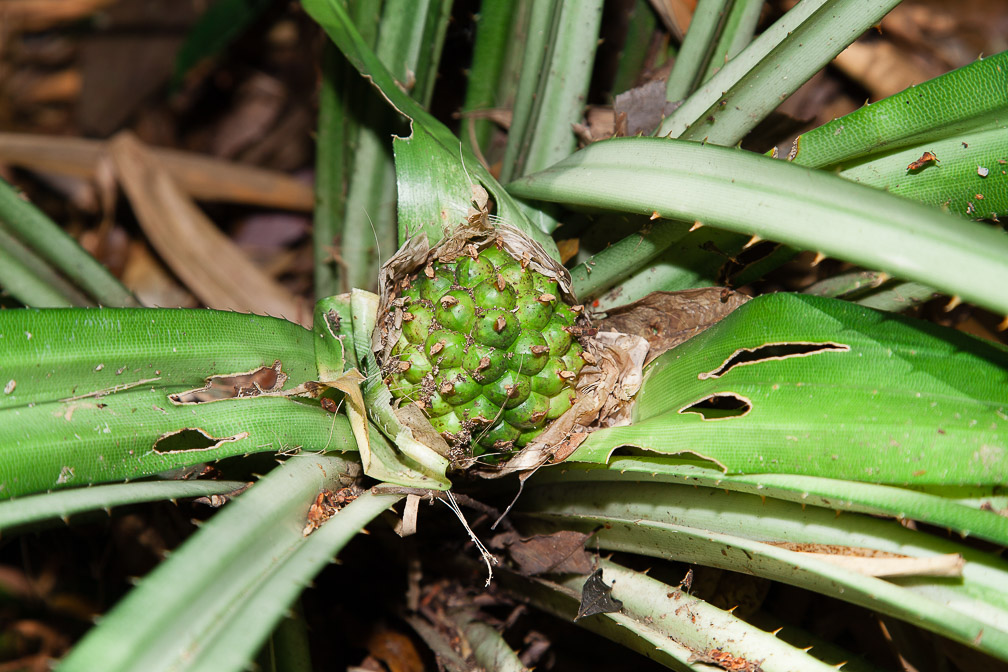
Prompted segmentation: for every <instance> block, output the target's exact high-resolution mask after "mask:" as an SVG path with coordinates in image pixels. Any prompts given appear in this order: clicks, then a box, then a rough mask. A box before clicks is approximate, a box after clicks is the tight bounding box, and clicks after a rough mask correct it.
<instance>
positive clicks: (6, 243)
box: [0, 222, 93, 308]
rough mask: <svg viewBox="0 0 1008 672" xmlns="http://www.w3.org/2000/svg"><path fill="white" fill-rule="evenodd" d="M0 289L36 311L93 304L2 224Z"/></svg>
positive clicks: (0, 228)
mask: <svg viewBox="0 0 1008 672" xmlns="http://www.w3.org/2000/svg"><path fill="white" fill-rule="evenodd" d="M0 288H2V289H3V291H4V292H5V293H7V294H9V295H10V296H13V297H14V298H15V299H17V300H18V301H20V302H21V303H23V304H25V305H26V306H32V307H35V308H69V307H70V306H90V305H93V303H92V302H91V301H90V300H89V299H88V298H87V297H86V296H85V295H84V294H82V293H81V292H80V290H78V289H77V288H76V287H74V286H73V285H72V284H70V283H69V282H67V281H66V280H65V279H64V278H63V277H62V276H60V274H59V273H57V272H56V271H55V270H54V269H53V268H52V267H51V266H50V265H49V264H47V263H46V262H45V260H43V259H42V258H41V257H39V256H38V255H37V254H35V253H34V252H32V251H31V250H30V249H29V248H28V247H26V246H25V245H24V243H22V242H21V241H20V240H18V239H17V238H15V237H14V236H12V235H11V234H10V233H8V232H7V230H6V229H5V228H4V225H3V222H0Z"/></svg>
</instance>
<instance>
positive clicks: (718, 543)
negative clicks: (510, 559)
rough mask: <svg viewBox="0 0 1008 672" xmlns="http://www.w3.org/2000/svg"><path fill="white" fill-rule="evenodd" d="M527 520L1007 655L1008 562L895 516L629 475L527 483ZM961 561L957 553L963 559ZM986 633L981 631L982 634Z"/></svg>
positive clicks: (524, 514)
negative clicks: (857, 561) (916, 565)
mask: <svg viewBox="0 0 1008 672" xmlns="http://www.w3.org/2000/svg"><path fill="white" fill-rule="evenodd" d="M529 485H531V483H530V484H527V485H526V489H525V491H524V493H523V496H522V499H521V500H520V502H519V505H518V506H519V507H520V511H519V512H517V513H519V515H521V516H522V518H523V519H530V520H541V521H543V522H544V523H546V524H547V525H538V526H536V527H537V528H539V529H546V530H549V529H552V528H553V527H554V526H555V525H556V524H561V525H563V527H565V528H567V529H570V528H573V529H580V530H582V531H594V532H595V535H594V537H593V539H592V542H591V543H592V544H593V545H594V544H596V543H597V544H598V545H599V546H600V547H602V548H607V549H610V550H618V551H625V552H633V553H641V554H644V555H650V556H654V557H661V558H667V559H671V560H676V561H680V562H688V563H700V564H704V565H708V566H713V567H719V568H722V569H728V570H731V571H737V572H744V573H748V574H755V575H756V576H762V577H765V578H769V579H773V580H775V581H782V582H784V583H788V584H791V585H796V586H800V587H803V588H806V589H809V590H814V591H816V592H820V593H823V594H825V595H829V596H831V597H835V598H837V599H841V600H844V601H847V602H851V603H854V604H859V605H861V606H864V607H866V608H869V609H871V610H873V611H876V612H880V613H883V614H888V615H892V616H895V617H897V618H900V619H902V620H906V621H907V622H909V623H912V624H914V625H917V626H919V627H922V628H925V629H927V630H930V631H932V632H936V633H939V634H941V635H943V636H945V637H949V638H950V639H953V640H955V641H957V642H959V643H962V644H965V645H967V646H970V647H973V648H977V649H979V650H981V651H984V652H986V653H988V654H990V655H993V656H996V657H998V658H1000V659H1008V630H1006V629H1005V627H1004V624H1005V623H1006V622H1008V620H1006V617H1008V597H1006V595H1008V563H1006V562H1005V561H1004V560H1002V559H1000V558H998V557H997V556H996V555H995V554H993V553H987V552H984V551H978V550H975V549H972V548H970V547H968V546H965V545H962V544H956V543H954V542H951V541H947V540H945V539H942V538H939V537H934V536H931V535H929V534H926V533H923V532H918V531H916V530H909V529H906V528H904V527H902V526H901V525H900V524H899V523H898V522H896V521H882V520H877V519H874V518H872V517H869V516H864V515H860V514H848V515H844V516H840V517H837V516H835V515H834V513H833V512H831V511H828V510H825V509H819V508H815V507H803V506H802V505H800V504H794V503H785V502H780V501H776V500H773V499H767V500H766V501H762V500H761V499H760V498H759V497H757V496H754V495H741V494H738V493H725V492H722V491H720V490H718V489H706V488H695V487H692V486H675V485H670V484H660V483H659V484H645V483H640V482H637V479H636V478H635V477H632V476H631V477H629V478H626V479H624V480H623V482H621V483H606V484H601V483H590V484H589V483H570V484H556V483H551V484H549V485H548V486H545V487H543V486H540V487H532V488H530V487H529ZM782 544H799V545H801V544H822V545H827V546H833V547H836V546H845V547H855V548H868V549H874V550H878V551H884V552H888V553H894V554H897V555H904V556H910V557H913V558H929V557H935V556H940V555H948V554H958V555H960V556H961V557H962V560H963V562H962V564H961V578H957V580H954V581H951V580H948V579H947V578H945V577H941V576H939V577H929V576H912V577H904V578H899V577H890V578H889V579H888V580H884V579H881V578H877V577H874V576H866V575H864V574H861V573H858V572H857V571H855V570H853V569H850V568H848V567H844V566H841V565H835V564H833V563H829V562H826V561H825V559H822V558H819V557H816V556H814V555H810V554H808V553H802V552H796V551H795V550H790V548H789V547H788V546H784V545H782ZM953 559H954V558H953ZM981 633H982V635H981Z"/></svg>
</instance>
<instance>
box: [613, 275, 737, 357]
mask: <svg viewBox="0 0 1008 672" xmlns="http://www.w3.org/2000/svg"><path fill="white" fill-rule="evenodd" d="M748 300H749V297H748V296H746V295H744V294H739V293H738V292H733V291H731V290H730V289H727V288H723V287H704V288H701V289H687V290H683V291H680V292H652V293H651V294H648V295H647V296H645V297H644V298H643V299H641V300H639V301H634V302H633V303H629V304H627V305H625V306H620V307H618V308H611V309H609V310H607V311H606V312H608V317H606V319H604V320H602V322H601V324H599V330H600V331H619V332H622V333H624V334H636V335H638V336H642V337H643V338H645V339H647V341H648V343H649V344H650V345H651V350H650V351H649V352H648V357H647V362H645V365H646V364H647V363H648V362H651V360H653V359H654V358H655V357H657V356H658V355H660V354H662V353H663V352H665V351H667V350H670V349H672V348H674V347H675V346H677V345H679V344H680V343H684V342H686V341H688V340H689V339H691V338H693V337H694V336H696V335H697V334H699V333H700V332H701V331H703V330H705V329H707V328H708V327H711V326H713V325H714V324H715V323H717V322H718V321H719V320H721V319H722V318H724V317H725V316H726V315H728V313H730V312H732V311H733V310H735V309H736V308H738V307H739V306H741V305H742V304H743V303H745V302H746V301H748Z"/></svg>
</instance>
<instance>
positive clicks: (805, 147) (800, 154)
mask: <svg viewBox="0 0 1008 672" xmlns="http://www.w3.org/2000/svg"><path fill="white" fill-rule="evenodd" d="M1006 69H1008V52H1001V53H1000V54H996V55H994V56H988V57H987V58H982V59H979V60H977V61H975V62H973V63H971V64H969V65H966V66H963V67H961V68H958V69H956V70H953V71H952V72H948V73H945V74H944V75H941V76H940V77H936V78H934V79H931V80H928V81H927V82H924V83H923V84H918V85H917V86H911V87H910V88H908V89H905V90H904V91H901V92H900V93H897V94H896V95H893V96H889V97H888V98H885V99H884V100H880V101H879V102H877V103H873V104H871V105H865V106H864V107H862V108H861V109H859V110H856V111H854V112H851V113H850V114H847V115H844V116H842V117H840V118H839V119H834V120H833V121H830V122H828V123H826V124H823V125H822V126H820V127H818V128H815V129H813V130H811V131H809V132H807V133H803V134H802V135H800V136H798V139H797V140H795V145H794V150H793V151H794V157H793V159H792V160H793V161H794V162H795V163H797V164H800V165H803V166H809V167H810V168H829V167H836V166H838V165H839V164H844V163H846V164H847V166H845V167H850V164H849V161H850V160H851V159H853V158H857V157H867V156H872V155H874V154H877V153H880V152H884V153H886V154H889V153H891V152H892V150H895V149H899V148H902V147H907V146H908V145H922V144H924V145H926V144H928V143H931V142H934V141H937V140H941V139H944V138H948V139H952V138H954V137H955V136H957V135H959V134H963V133H966V132H968V131H970V130H971V129H975V128H976V127H978V126H981V125H984V124H988V123H990V122H992V121H996V120H1000V121H1001V125H1002V126H1003V124H1004V123H1005V122H1006V120H1008V87H1005V86H1003V84H1004V81H1005V78H1006V77H1008V70H1006ZM962 140H965V138H962ZM919 156H920V154H918V156H915V157H914V159H916V158H918V157H919ZM903 165H904V167H905V166H906V165H907V164H906V163H904V164H903ZM904 170H905V168H904ZM924 172H927V171H926V170H925V171H924Z"/></svg>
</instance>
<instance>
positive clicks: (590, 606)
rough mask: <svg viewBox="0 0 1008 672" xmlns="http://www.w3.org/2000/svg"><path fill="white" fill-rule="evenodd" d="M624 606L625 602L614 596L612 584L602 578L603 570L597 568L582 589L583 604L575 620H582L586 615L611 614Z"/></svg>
mask: <svg viewBox="0 0 1008 672" xmlns="http://www.w3.org/2000/svg"><path fill="white" fill-rule="evenodd" d="M622 608H623V603H622V602H620V601H619V600H617V599H616V598H615V597H613V596H612V586H608V585H606V583H605V581H603V580H602V570H601V569H596V570H595V572H594V573H593V574H592V575H591V576H589V577H588V580H587V581H585V584H584V588H582V589H581V605H580V606H579V607H578V613H577V616H575V617H574V621H575V622H577V621H580V620H581V619H582V618H584V617H585V616H594V615H595V614H609V613H612V612H614V611H619V610H620V609H622Z"/></svg>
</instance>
